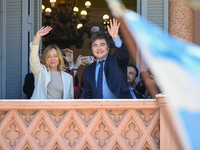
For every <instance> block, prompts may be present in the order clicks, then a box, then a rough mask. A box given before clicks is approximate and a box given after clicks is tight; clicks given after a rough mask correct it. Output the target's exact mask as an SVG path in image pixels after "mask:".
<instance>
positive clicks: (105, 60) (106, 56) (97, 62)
mask: <svg viewBox="0 0 200 150" xmlns="http://www.w3.org/2000/svg"><path fill="white" fill-rule="evenodd" d="M107 57H108V55H107V56H106V57H104V59H102V60H98V59H97V61H96V62H97V65H98V64H99V61H103V60H104V62H105V61H106V58H107Z"/></svg>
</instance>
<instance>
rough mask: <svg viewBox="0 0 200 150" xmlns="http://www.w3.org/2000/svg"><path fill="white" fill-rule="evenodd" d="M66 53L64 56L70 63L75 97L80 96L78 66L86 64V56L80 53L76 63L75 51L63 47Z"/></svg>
mask: <svg viewBox="0 0 200 150" xmlns="http://www.w3.org/2000/svg"><path fill="white" fill-rule="evenodd" d="M63 51H64V53H65V55H64V56H63V58H64V59H65V61H66V62H67V63H68V64H69V71H70V72H69V73H70V74H71V75H72V76H73V82H74V98H78V97H79V96H78V95H79V93H80V87H79V86H78V85H79V83H78V82H79V81H78V73H79V72H78V68H79V67H80V66H81V65H86V64H85V58H84V57H82V55H79V56H78V58H77V59H76V63H74V56H73V51H72V50H70V49H68V48H66V49H63Z"/></svg>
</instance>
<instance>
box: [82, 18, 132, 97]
mask: <svg viewBox="0 0 200 150" xmlns="http://www.w3.org/2000/svg"><path fill="white" fill-rule="evenodd" d="M119 26H120V23H117V19H115V18H113V21H111V20H110V26H107V29H108V33H109V34H110V36H111V37H112V39H113V41H114V43H115V45H116V47H117V49H116V51H115V52H114V54H113V55H111V54H109V53H110V37H109V35H108V34H106V33H105V32H103V31H97V32H94V33H93V35H92V37H91V39H90V42H89V49H90V51H91V52H92V53H93V55H94V56H95V57H96V62H94V63H92V64H91V65H89V66H87V67H86V68H85V70H84V77H83V78H84V79H83V82H84V83H83V84H84V99H92V98H94V99H95V98H97V99H116V98H121V99H124V98H130V97H131V94H130V91H129V88H128V83H127V65H128V63H129V53H128V50H127V49H126V47H125V45H124V44H123V43H122V41H121V39H120V37H119V35H118V30H119Z"/></svg>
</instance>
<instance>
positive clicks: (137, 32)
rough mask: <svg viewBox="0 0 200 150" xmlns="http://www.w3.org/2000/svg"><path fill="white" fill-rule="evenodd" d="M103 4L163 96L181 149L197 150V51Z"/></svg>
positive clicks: (112, 0)
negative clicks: (128, 36) (134, 46)
mask: <svg viewBox="0 0 200 150" xmlns="http://www.w3.org/2000/svg"><path fill="white" fill-rule="evenodd" d="M107 2H108V5H109V7H110V9H111V11H112V13H113V15H114V16H115V17H116V18H121V19H122V20H123V23H124V24H125V25H126V26H127V28H128V30H129V33H130V34H131V36H132V38H133V39H134V41H135V42H136V44H137V47H139V50H140V53H141V55H142V56H144V58H143V59H144V61H145V63H146V64H148V67H149V68H150V70H151V71H152V73H153V74H154V76H155V77H156V79H157V81H158V82H159V85H160V88H161V91H163V92H164V94H165V95H167V100H168V101H169V103H170V105H171V107H172V109H173V110H174V112H175V115H176V116H177V120H178V121H177V122H176V125H177V126H178V130H179V138H180V139H181V142H182V145H183V147H184V149H195V150H196V149H200V142H199V140H200V90H199V86H200V47H198V46H196V45H192V44H191V43H187V42H184V41H182V40H180V39H176V38H174V37H172V36H170V35H169V34H167V33H164V31H162V30H161V29H160V28H158V27H156V26H155V25H153V24H151V23H149V22H147V21H146V20H144V19H143V18H141V17H140V15H138V14H137V13H135V12H133V11H131V10H127V9H126V8H124V6H123V5H121V4H120V2H119V1H118V0H109V1H107ZM124 35H126V33H124Z"/></svg>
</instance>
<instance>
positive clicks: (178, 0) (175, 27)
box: [169, 0, 194, 42]
mask: <svg viewBox="0 0 200 150" xmlns="http://www.w3.org/2000/svg"><path fill="white" fill-rule="evenodd" d="M193 31H194V21H193V11H192V9H191V7H190V3H189V1H188V0H169V33H170V34H172V35H173V36H176V37H179V38H181V39H184V40H186V41H190V42H193V41H194V38H193V37H194V32H193Z"/></svg>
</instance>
